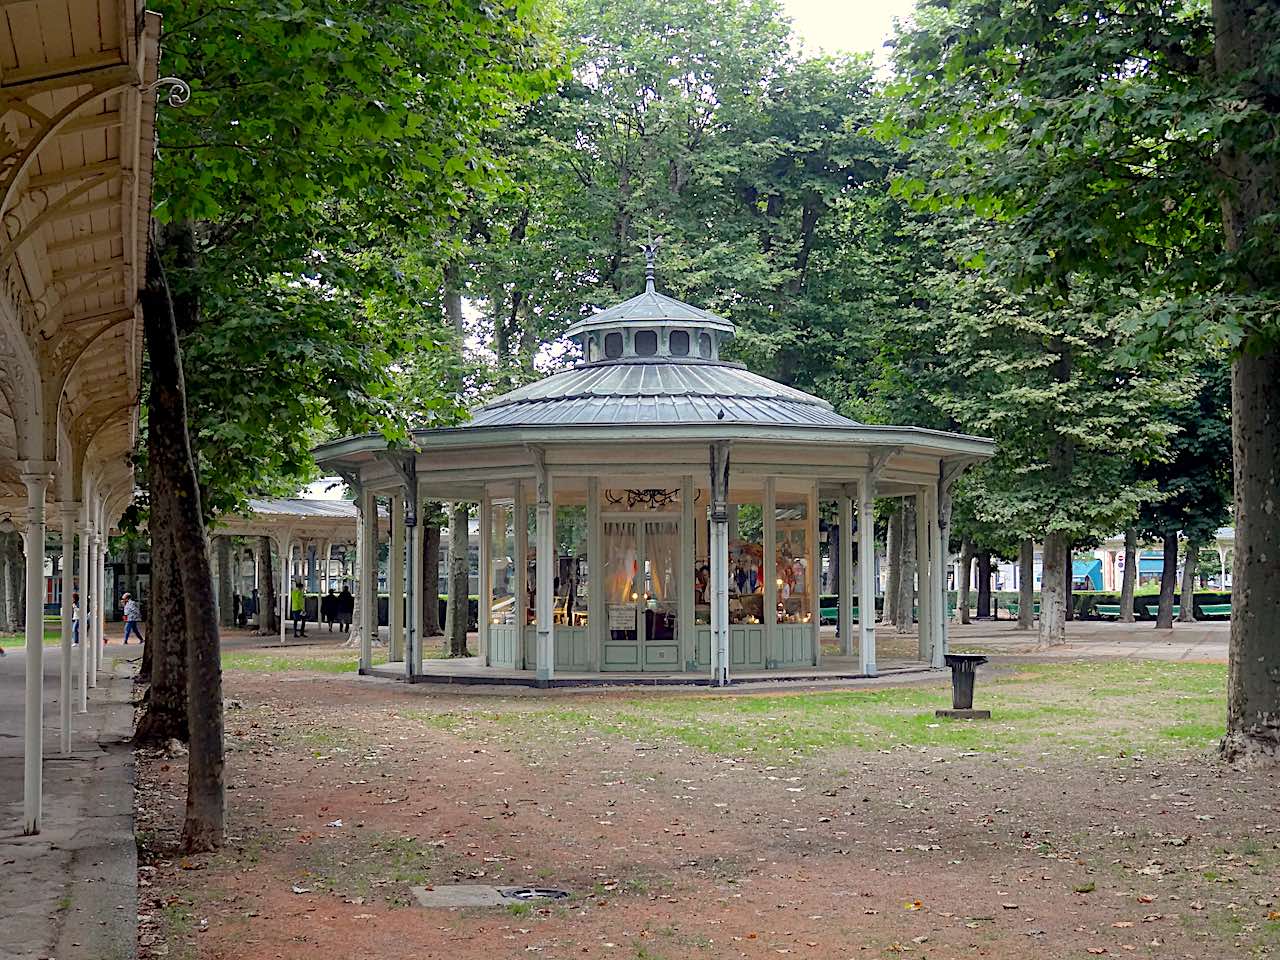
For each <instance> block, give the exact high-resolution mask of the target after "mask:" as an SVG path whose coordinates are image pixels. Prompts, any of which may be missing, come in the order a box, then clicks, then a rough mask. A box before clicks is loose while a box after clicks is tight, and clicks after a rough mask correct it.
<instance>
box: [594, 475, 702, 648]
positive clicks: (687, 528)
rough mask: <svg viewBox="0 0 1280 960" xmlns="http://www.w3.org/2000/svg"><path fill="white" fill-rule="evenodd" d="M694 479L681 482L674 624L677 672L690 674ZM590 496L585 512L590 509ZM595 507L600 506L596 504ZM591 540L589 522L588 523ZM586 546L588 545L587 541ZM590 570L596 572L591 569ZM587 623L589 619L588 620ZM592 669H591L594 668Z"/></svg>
mask: <svg viewBox="0 0 1280 960" xmlns="http://www.w3.org/2000/svg"><path fill="white" fill-rule="evenodd" d="M693 498H694V489H693V477H682V478H681V479H680V595H679V598H678V602H679V614H678V617H677V620H676V637H677V639H678V640H679V641H680V669H681V670H692V669H693V668H694V661H695V660H697V657H698V651H697V640H696V635H695V633H694V629H693V617H694V604H693V584H694V581H695V579H696V577H697V570H696V569H695V564H696V561H695V559H694V555H693V554H694V534H695V526H694V520H693ZM590 499H591V498H590V494H588V497H587V500H588V502H587V509H588V510H590V509H591V502H590ZM596 506H597V507H598V506H599V503H598V502H597V504H596ZM587 530H588V538H590V530H591V522H590V520H588V522H587ZM588 542H590V541H589V540H588ZM591 569H592V570H594V569H596V568H595V567H591ZM588 620H590V618H588ZM593 669H594V668H593Z"/></svg>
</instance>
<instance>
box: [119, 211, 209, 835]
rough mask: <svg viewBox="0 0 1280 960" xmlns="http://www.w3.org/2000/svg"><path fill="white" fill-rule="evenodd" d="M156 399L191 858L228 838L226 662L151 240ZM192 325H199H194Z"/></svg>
mask: <svg viewBox="0 0 1280 960" xmlns="http://www.w3.org/2000/svg"><path fill="white" fill-rule="evenodd" d="M166 233H167V234H169V235H171V237H172V243H173V245H174V247H175V249H176V252H177V256H178V258H179V260H180V262H181V263H182V264H183V266H192V267H193V266H194V265H195V257H196V254H195V237H194V234H193V231H192V229H191V226H190V224H178V225H175V226H173V227H171V228H170V229H169V230H168V231H166ZM140 299H141V302H142V317H143V329H144V331H145V334H146V342H147V355H148V358H149V360H150V365H151V393H150V399H149V404H148V408H147V444H148V454H149V462H150V466H151V469H152V470H154V471H158V472H160V473H161V474H162V475H164V476H165V482H164V483H163V484H161V491H162V492H163V493H164V494H166V495H167V496H166V498H165V499H166V500H167V503H165V504H164V505H163V508H162V510H161V514H160V520H161V525H162V528H163V529H162V530H161V531H159V533H160V535H166V534H167V535H169V536H171V537H172V545H173V548H174V552H175V554H176V567H177V570H178V574H179V580H180V583H181V587H182V599H183V609H184V613H185V621H186V633H187V728H188V734H189V744H190V752H189V754H188V757H187V806H186V817H185V820H184V822H183V825H182V841H181V848H182V850H183V851H184V852H187V853H193V852H199V851H206V850H213V849H216V848H217V847H220V846H221V845H222V841H223V838H224V836H225V833H226V786H225V783H224V778H223V753H222V746H223V717H222V659H221V651H220V643H219V636H218V622H217V612H216V609H215V607H216V605H215V603H214V591H213V575H212V571H211V570H210V568H209V544H208V541H207V539H206V537H205V529H204V516H203V513H202V510H201V505H200V484H199V479H198V477H197V476H196V469H195V461H194V458H193V457H192V454H191V441H190V438H189V436H188V434H187V397H186V384H185V382H184V381H183V374H182V350H181V347H180V346H179V343H178V326H177V322H176V320H175V316H174V302H173V300H172V299H171V296H170V291H169V285H168V282H167V280H166V279H165V275H164V267H163V266H162V264H161V260H160V252H159V250H158V249H157V241H156V240H155V239H153V242H152V243H151V244H150V249H149V252H148V257H147V279H146V284H145V286H144V288H143V290H142V292H141V296H140ZM178 304H179V308H180V309H182V310H183V312H184V315H185V318H186V319H187V320H191V321H194V320H195V318H196V313H197V305H196V303H195V301H194V299H193V297H192V295H191V294H190V292H189V291H188V292H186V293H185V294H184V295H183V296H182V297H181V299H180V300H179V301H178ZM191 325H192V326H194V322H193V323H192V324H191ZM156 534H157V531H154V530H153V531H152V535H153V536H155V535H156Z"/></svg>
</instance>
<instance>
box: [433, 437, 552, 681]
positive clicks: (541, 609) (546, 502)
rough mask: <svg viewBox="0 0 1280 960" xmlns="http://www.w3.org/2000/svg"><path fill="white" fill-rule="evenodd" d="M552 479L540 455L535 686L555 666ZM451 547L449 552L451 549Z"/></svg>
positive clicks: (548, 675)
mask: <svg viewBox="0 0 1280 960" xmlns="http://www.w3.org/2000/svg"><path fill="white" fill-rule="evenodd" d="M551 502H552V491H551V476H550V474H548V472H547V468H546V464H545V463H544V462H543V460H542V457H541V455H539V457H538V508H537V524H536V531H537V533H536V536H537V543H538V567H537V571H536V577H537V583H538V597H537V604H536V606H537V615H538V640H537V644H536V646H535V647H534V669H535V670H536V680H537V682H538V684H540V685H541V684H545V683H548V682H549V681H550V680H551V679H552V678H553V677H554V676H555V671H556V664H555V624H554V623H553V622H552V619H553V614H554V612H555V595H554V590H555V573H554V571H555V559H556V558H555V515H554V514H553V513H552V512H551ZM452 546H453V545H452V544H450V548H452Z"/></svg>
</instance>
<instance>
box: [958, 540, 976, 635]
mask: <svg viewBox="0 0 1280 960" xmlns="http://www.w3.org/2000/svg"><path fill="white" fill-rule="evenodd" d="M972 573H973V541H972V540H965V541H963V542H962V543H961V544H960V582H959V583H957V584H956V592H957V593H958V594H959V596H958V598H957V600H956V604H957V606H958V607H959V608H960V622H961V623H968V622H969V600H970V597H969V580H970V577H971V575H972Z"/></svg>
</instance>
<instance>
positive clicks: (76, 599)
mask: <svg viewBox="0 0 1280 960" xmlns="http://www.w3.org/2000/svg"><path fill="white" fill-rule="evenodd" d="M71 645H72V646H73V647H78V646H80V594H78V593H73V594H71Z"/></svg>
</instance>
